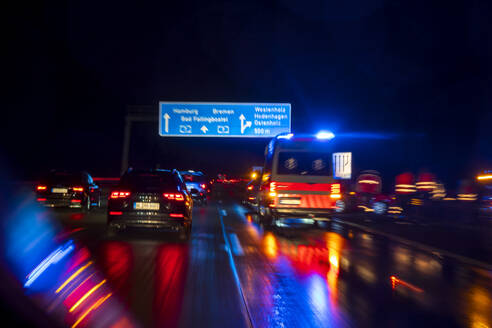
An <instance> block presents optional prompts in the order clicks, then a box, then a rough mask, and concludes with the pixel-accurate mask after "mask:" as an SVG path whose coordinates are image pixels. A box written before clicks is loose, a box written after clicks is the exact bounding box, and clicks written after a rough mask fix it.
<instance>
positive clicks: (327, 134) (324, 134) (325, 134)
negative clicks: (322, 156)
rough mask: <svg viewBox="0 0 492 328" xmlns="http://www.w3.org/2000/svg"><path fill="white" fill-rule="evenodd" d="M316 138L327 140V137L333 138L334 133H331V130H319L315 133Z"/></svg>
mask: <svg viewBox="0 0 492 328" xmlns="http://www.w3.org/2000/svg"><path fill="white" fill-rule="evenodd" d="M316 138H318V139H322V140H327V139H333V138H335V135H334V134H333V132H330V131H320V132H318V133H317V134H316Z"/></svg>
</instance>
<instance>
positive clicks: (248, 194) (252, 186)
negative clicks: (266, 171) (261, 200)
mask: <svg viewBox="0 0 492 328" xmlns="http://www.w3.org/2000/svg"><path fill="white" fill-rule="evenodd" d="M260 185H261V180H260V179H259V178H257V179H253V180H251V181H250V182H248V184H247V185H246V187H245V191H244V199H243V203H244V204H246V205H248V206H250V207H251V208H255V209H256V208H257V207H258V193H259V191H260Z"/></svg>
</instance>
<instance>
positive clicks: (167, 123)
mask: <svg viewBox="0 0 492 328" xmlns="http://www.w3.org/2000/svg"><path fill="white" fill-rule="evenodd" d="M170 118H171V116H169V114H168V113H166V114H164V120H165V122H164V131H166V132H169V119H170Z"/></svg>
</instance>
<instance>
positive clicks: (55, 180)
mask: <svg viewBox="0 0 492 328" xmlns="http://www.w3.org/2000/svg"><path fill="white" fill-rule="evenodd" d="M42 180H43V181H44V182H46V183H49V184H52V185H74V184H81V183H83V181H84V178H83V177H82V174H81V173H70V172H55V173H50V174H48V175H47V176H46V177H45V178H44V179H42Z"/></svg>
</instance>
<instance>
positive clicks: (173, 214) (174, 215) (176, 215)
mask: <svg viewBox="0 0 492 328" xmlns="http://www.w3.org/2000/svg"><path fill="white" fill-rule="evenodd" d="M169 216H170V217H172V218H182V217H184V215H183V214H177V213H171V214H169Z"/></svg>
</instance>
